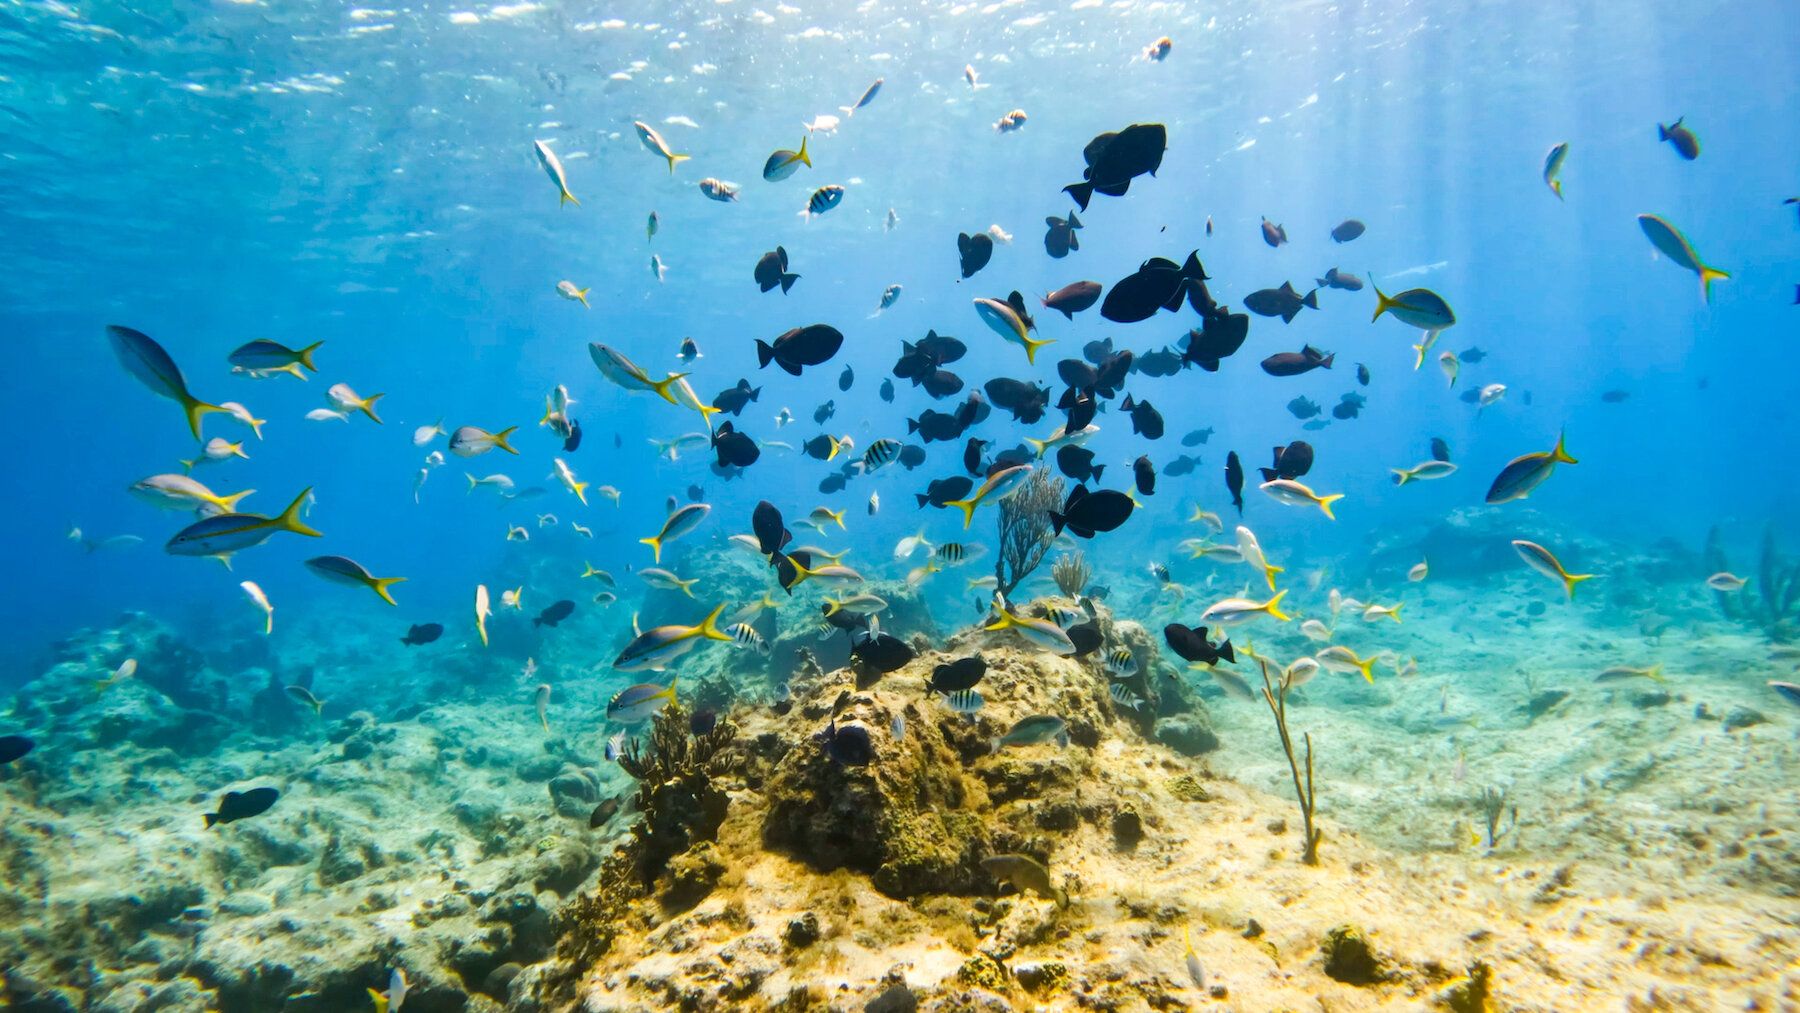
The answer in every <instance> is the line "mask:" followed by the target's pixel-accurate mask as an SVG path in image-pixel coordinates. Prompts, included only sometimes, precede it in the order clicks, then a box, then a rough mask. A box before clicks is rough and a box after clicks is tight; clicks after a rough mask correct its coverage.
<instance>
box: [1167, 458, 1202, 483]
mask: <svg viewBox="0 0 1800 1013" xmlns="http://www.w3.org/2000/svg"><path fill="white" fill-rule="evenodd" d="M1199 464H1200V458H1198V457H1195V456H1193V455H1192V454H1182V455H1181V456H1180V457H1177V458H1176V459H1175V460H1173V461H1170V462H1169V463H1168V465H1167V466H1166V467H1164V468H1163V474H1165V475H1167V476H1169V477H1170V478H1180V477H1182V476H1183V475H1192V474H1193V473H1194V468H1195V467H1196V466H1198V465H1199Z"/></svg>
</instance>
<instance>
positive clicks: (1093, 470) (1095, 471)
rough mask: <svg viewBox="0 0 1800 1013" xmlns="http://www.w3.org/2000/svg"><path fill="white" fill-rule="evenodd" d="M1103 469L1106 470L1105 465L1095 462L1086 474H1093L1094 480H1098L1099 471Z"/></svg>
mask: <svg viewBox="0 0 1800 1013" xmlns="http://www.w3.org/2000/svg"><path fill="white" fill-rule="evenodd" d="M1105 470H1106V465H1104V464H1096V465H1094V466H1093V468H1091V469H1089V471H1088V474H1090V475H1092V476H1094V481H1096V482H1098V481H1100V473H1101V472H1103V471H1105Z"/></svg>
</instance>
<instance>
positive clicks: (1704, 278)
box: [1700, 264, 1731, 302]
mask: <svg viewBox="0 0 1800 1013" xmlns="http://www.w3.org/2000/svg"><path fill="white" fill-rule="evenodd" d="M1730 277H1731V275H1729V274H1727V273H1725V272H1724V271H1721V270H1719V269H1718V268H1716V267H1708V266H1706V265H1705V264H1701V265H1700V297H1701V298H1702V299H1704V300H1705V301H1707V302H1712V283H1713V282H1715V281H1720V280H1722V279H1729V278H1730Z"/></svg>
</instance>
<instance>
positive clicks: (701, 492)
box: [687, 485, 706, 503]
mask: <svg viewBox="0 0 1800 1013" xmlns="http://www.w3.org/2000/svg"><path fill="white" fill-rule="evenodd" d="M687 498H688V502H689V503H699V502H701V501H702V500H704V499H706V490H705V489H704V488H702V487H700V486H697V485H689V486H688V487H687Z"/></svg>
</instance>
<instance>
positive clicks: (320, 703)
mask: <svg viewBox="0 0 1800 1013" xmlns="http://www.w3.org/2000/svg"><path fill="white" fill-rule="evenodd" d="M312 709H313V717H316V718H317V717H324V716H325V701H324V700H321V699H319V698H318V697H316V696H315V697H313V698H312Z"/></svg>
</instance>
